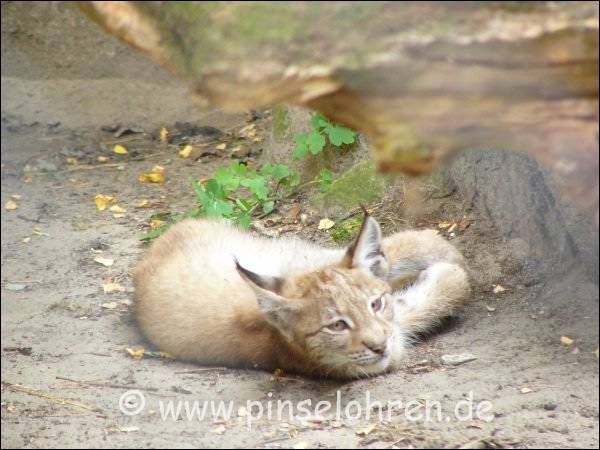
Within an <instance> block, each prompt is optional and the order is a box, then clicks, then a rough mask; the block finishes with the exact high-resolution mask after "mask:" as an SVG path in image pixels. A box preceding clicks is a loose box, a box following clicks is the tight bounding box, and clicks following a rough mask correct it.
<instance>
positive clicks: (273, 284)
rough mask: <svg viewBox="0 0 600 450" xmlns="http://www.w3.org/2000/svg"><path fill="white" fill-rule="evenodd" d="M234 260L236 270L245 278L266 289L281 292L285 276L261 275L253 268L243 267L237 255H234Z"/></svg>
mask: <svg viewBox="0 0 600 450" xmlns="http://www.w3.org/2000/svg"><path fill="white" fill-rule="evenodd" d="M233 261H234V262H235V268H236V270H237V271H238V273H239V274H240V276H241V277H242V278H243V279H244V280H246V281H247V282H250V283H253V284H254V285H256V286H258V287H259V288H262V289H266V290H268V291H271V292H274V293H276V294H279V293H281V288H282V287H283V278H280V277H273V276H270V275H259V274H257V273H255V272H252V271H251V270H248V269H246V268H245V267H243V266H242V265H241V264H240V262H239V261H238V259H237V258H236V257H235V256H234V257H233Z"/></svg>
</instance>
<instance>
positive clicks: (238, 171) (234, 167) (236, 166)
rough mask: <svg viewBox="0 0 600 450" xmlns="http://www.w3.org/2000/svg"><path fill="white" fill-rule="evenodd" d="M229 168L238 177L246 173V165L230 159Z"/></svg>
mask: <svg viewBox="0 0 600 450" xmlns="http://www.w3.org/2000/svg"><path fill="white" fill-rule="evenodd" d="M230 168H231V173H232V174H234V175H236V176H238V177H240V178H244V177H245V176H246V174H247V173H248V166H246V165H245V164H240V163H239V162H237V161H232V162H231V166H230Z"/></svg>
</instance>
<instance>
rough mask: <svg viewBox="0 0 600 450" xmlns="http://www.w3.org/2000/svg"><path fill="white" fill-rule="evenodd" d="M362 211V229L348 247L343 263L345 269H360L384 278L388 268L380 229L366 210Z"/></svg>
mask: <svg viewBox="0 0 600 450" xmlns="http://www.w3.org/2000/svg"><path fill="white" fill-rule="evenodd" d="M363 209H364V208H363ZM364 211H365V219H364V221H363V223H362V227H361V228H360V232H359V233H358V237H357V238H356V241H354V243H353V244H352V245H351V246H350V247H348V250H347V251H346V256H345V257H344V262H345V264H346V265H347V267H361V268H362V269H364V270H366V271H367V272H370V273H371V274H373V275H374V276H376V277H380V278H385V277H386V276H387V274H388V270H389V266H388V263H387V260H386V259H385V255H384V254H383V249H382V246H381V228H380V227H379V223H377V221H376V220H375V219H374V218H373V217H371V216H369V214H368V213H367V210H366V209H365V210H364Z"/></svg>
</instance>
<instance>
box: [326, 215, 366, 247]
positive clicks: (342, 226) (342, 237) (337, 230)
mask: <svg viewBox="0 0 600 450" xmlns="http://www.w3.org/2000/svg"><path fill="white" fill-rule="evenodd" d="M361 225H362V219H361V218H356V217H354V218H351V219H347V220H344V221H343V222H339V223H336V224H335V225H334V227H333V230H332V231H331V239H333V240H334V241H335V242H346V241H349V240H350V239H353V238H354V237H356V235H357V234H358V232H359V231H360V227H361Z"/></svg>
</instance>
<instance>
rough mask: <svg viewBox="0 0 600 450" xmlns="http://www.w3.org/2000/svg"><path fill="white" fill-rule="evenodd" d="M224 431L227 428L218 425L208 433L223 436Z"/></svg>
mask: <svg viewBox="0 0 600 450" xmlns="http://www.w3.org/2000/svg"><path fill="white" fill-rule="evenodd" d="M226 430H227V428H225V425H219V426H218V427H217V428H213V429H212V430H210V432H211V433H214V434H223V433H225V431H226Z"/></svg>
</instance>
